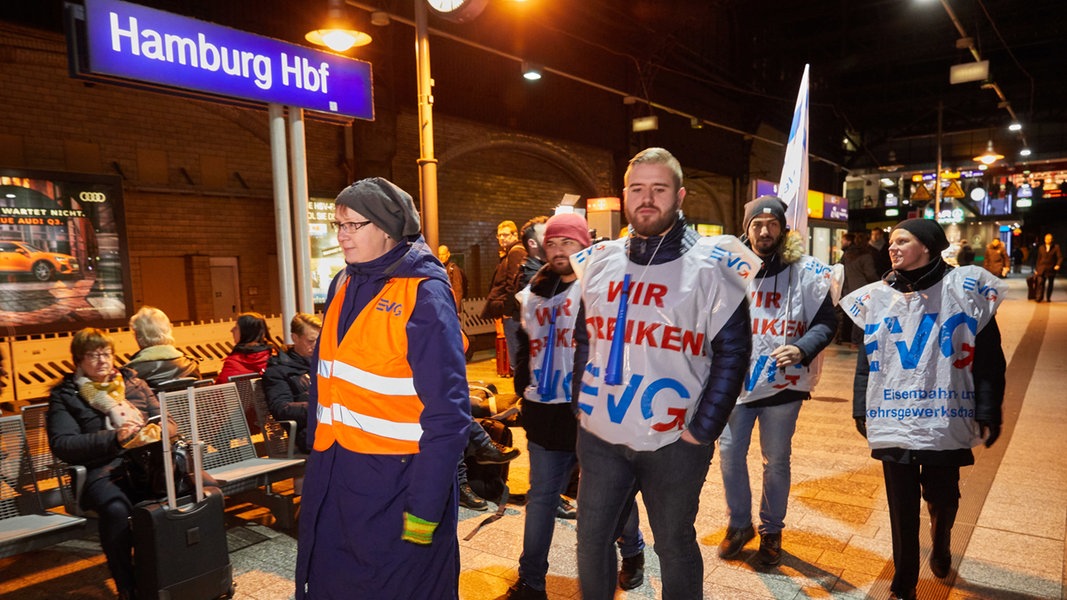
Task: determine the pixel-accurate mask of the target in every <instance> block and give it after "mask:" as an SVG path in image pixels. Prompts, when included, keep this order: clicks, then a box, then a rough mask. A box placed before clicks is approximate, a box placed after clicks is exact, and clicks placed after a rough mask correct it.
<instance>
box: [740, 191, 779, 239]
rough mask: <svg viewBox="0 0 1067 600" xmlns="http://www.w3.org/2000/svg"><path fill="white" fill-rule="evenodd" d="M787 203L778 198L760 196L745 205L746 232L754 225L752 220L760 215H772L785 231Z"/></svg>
mask: <svg viewBox="0 0 1067 600" xmlns="http://www.w3.org/2000/svg"><path fill="white" fill-rule="evenodd" d="M785 208H786V206H785V202H783V201H782V199H781V198H779V197H778V196H760V197H759V198H756V199H755V200H753V201H752V202H749V203H748V204H746V205H745V221H744V226H745V231H746V232H747V231H748V226H749V224H750V223H752V219H755V218H756V217H758V216H760V215H771V216H773V217H774V218H776V219H778V224H779V225H781V226H782V229H783V230H785Z"/></svg>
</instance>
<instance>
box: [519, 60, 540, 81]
mask: <svg viewBox="0 0 1067 600" xmlns="http://www.w3.org/2000/svg"><path fill="white" fill-rule="evenodd" d="M541 69H542V67H541V65H539V64H537V63H533V62H530V61H528V60H524V61H522V77H523V79H526V80H527V81H537V80H538V79H541Z"/></svg>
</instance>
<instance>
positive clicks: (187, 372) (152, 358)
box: [126, 306, 200, 389]
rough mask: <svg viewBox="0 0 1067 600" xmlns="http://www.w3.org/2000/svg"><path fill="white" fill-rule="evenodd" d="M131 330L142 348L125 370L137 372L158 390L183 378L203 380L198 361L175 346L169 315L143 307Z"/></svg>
mask: <svg viewBox="0 0 1067 600" xmlns="http://www.w3.org/2000/svg"><path fill="white" fill-rule="evenodd" d="M130 329H132V330H133V336H134V337H135V338H136V339H137V345H138V346H139V347H140V348H141V349H140V350H139V351H138V352H137V354H134V355H133V357H131V358H130V361H129V362H127V363H126V367H127V368H130V369H133V370H134V371H136V372H137V376H138V377H140V378H141V379H143V380H145V383H147V384H148V385H149V387H151V388H152V389H156V388H158V386H159V384H161V383H163V382H165V381H170V380H172V379H179V378H182V377H193V378H195V379H200V365H199V364H198V363H197V360H196V359H195V358H192V357H190V356H188V355H186V354H184V353H183V352H182V351H181V350H178V349H177V348H175V347H174V336H173V331H174V330H173V328H172V327H171V325H170V319H169V318H168V317H167V313H165V312H163V311H161V310H159V309H158V308H153V307H151V306H144V307H142V308H141V310H139V311H137V313H135V314H134V315H133V317H131V318H130Z"/></svg>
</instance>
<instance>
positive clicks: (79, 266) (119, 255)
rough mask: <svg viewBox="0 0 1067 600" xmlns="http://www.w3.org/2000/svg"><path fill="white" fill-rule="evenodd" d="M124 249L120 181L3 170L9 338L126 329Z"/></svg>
mask: <svg viewBox="0 0 1067 600" xmlns="http://www.w3.org/2000/svg"><path fill="white" fill-rule="evenodd" d="M125 244H126V235H125V228H124V221H123V209H122V185H121V182H120V180H119V178H118V177H108V176H95V175H80V174H69V173H46V172H38V171H14V170H0V328H2V330H3V332H4V334H5V335H22V334H29V333H43V332H56V331H70V330H77V329H81V328H83V327H88V326H93V327H115V326H121V325H125V324H126V320H127V319H128V317H129V314H128V307H129V306H130V295H129V290H130V278H129V261H128V257H127V250H126V247H125Z"/></svg>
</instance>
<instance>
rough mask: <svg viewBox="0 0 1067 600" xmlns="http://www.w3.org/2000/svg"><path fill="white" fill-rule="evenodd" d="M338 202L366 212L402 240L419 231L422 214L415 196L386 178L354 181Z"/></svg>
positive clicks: (394, 236)
mask: <svg viewBox="0 0 1067 600" xmlns="http://www.w3.org/2000/svg"><path fill="white" fill-rule="evenodd" d="M334 203H335V204H338V205H341V206H347V207H348V208H351V209H352V210H354V211H356V212H358V213H359V214H361V215H363V216H364V217H366V218H367V219H368V220H369V221H370V222H371V223H374V224H375V225H377V226H378V228H379V229H381V230H382V231H384V232H385V233H387V234H389V237H391V238H393V239H394V240H396V241H398V242H400V241H403V240H404V238H407V237H410V236H414V235H418V234H419V228H420V223H419V213H418V211H416V210H415V202H414V201H412V199H411V195H410V194H408V193H407V192H405V191H404V190H402V189H400V188H399V187H397V186H396V184H394V183H393V182H391V181H389V180H388V179H385V178H383V177H370V178H367V179H361V180H359V181H357V182H355V183H353V184H352V185H350V186H348V187H346V188H345V189H344V190H342V191H341V193H340V194H338V195H337V199H336V200H334Z"/></svg>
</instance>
